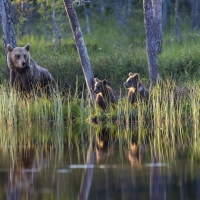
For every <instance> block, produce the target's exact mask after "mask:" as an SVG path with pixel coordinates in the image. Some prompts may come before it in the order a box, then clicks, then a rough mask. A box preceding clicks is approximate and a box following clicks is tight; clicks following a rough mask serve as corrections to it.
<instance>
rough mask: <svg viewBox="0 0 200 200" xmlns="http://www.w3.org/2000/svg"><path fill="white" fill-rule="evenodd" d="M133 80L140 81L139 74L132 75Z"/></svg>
mask: <svg viewBox="0 0 200 200" xmlns="http://www.w3.org/2000/svg"><path fill="white" fill-rule="evenodd" d="M134 78H135V79H136V80H137V81H139V80H140V76H139V74H138V73H135V74H134Z"/></svg>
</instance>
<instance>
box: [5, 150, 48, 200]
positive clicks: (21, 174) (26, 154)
mask: <svg viewBox="0 0 200 200" xmlns="http://www.w3.org/2000/svg"><path fill="white" fill-rule="evenodd" d="M39 154H40V155H36V151H35V150H33V149H23V150H20V152H19V154H18V158H17V159H16V160H15V161H13V163H12V166H11V168H10V171H9V177H8V178H9V179H8V189H7V199H10V200H11V199H21V198H20V194H21V192H22V191H25V192H26V196H30V193H31V192H33V191H34V178H35V175H36V172H39V171H40V169H41V167H42V166H43V165H44V161H45V160H44V157H43V155H42V153H39Z"/></svg>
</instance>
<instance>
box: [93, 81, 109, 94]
mask: <svg viewBox="0 0 200 200" xmlns="http://www.w3.org/2000/svg"><path fill="white" fill-rule="evenodd" d="M94 83H95V84H94V93H95V94H99V93H105V90H106V86H107V80H105V79H104V80H103V81H100V80H99V79H98V78H95V79H94Z"/></svg>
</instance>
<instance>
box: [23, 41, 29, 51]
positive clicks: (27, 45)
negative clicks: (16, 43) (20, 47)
mask: <svg viewBox="0 0 200 200" xmlns="http://www.w3.org/2000/svg"><path fill="white" fill-rule="evenodd" d="M30 46H31V45H30V44H29V43H27V44H26V46H25V47H24V48H25V49H26V50H27V51H29V49H30Z"/></svg>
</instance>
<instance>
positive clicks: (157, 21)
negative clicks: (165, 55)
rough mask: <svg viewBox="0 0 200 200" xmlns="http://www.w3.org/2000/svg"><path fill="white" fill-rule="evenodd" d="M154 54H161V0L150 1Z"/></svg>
mask: <svg viewBox="0 0 200 200" xmlns="http://www.w3.org/2000/svg"><path fill="white" fill-rule="evenodd" d="M152 6H153V22H154V32H155V42H156V52H157V54H160V53H161V52H162V0H152Z"/></svg>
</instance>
